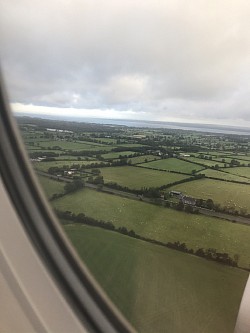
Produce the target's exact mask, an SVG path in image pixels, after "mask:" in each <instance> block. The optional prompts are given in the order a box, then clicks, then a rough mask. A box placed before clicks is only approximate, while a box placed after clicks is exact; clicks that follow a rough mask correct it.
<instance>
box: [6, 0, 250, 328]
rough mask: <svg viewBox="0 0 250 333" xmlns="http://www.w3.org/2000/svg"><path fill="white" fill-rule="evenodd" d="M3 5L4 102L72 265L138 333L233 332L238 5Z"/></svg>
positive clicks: (242, 271)
mask: <svg viewBox="0 0 250 333" xmlns="http://www.w3.org/2000/svg"><path fill="white" fill-rule="evenodd" d="M3 7H4V11H2V14H1V44H2V47H1V62H2V70H3V75H4V79H5V81H6V86H7V93H8V96H9V101H10V107H11V109H12V110H13V114H14V116H15V119H16V122H17V124H18V127H19V129H20V134H21V136H22V139H23V143H24V145H25V147H26V151H27V154H28V156H29V160H30V163H31V165H32V167H33V169H34V171H35V173H36V175H37V179H38V181H39V183H40V185H41V188H42V189H43V191H44V193H45V195H46V197H47V199H48V201H49V203H50V205H51V207H52V208H53V210H54V212H55V214H56V215H57V217H58V221H59V223H60V225H61V227H62V229H63V230H64V232H65V234H66V235H67V237H68V239H69V240H70V242H71V243H72V245H73V246H74V248H75V250H76V251H77V253H78V255H79V257H80V258H81V259H82V261H83V262H84V263H85V264H86V265H87V267H88V269H89V270H90V272H91V273H92V274H93V276H94V277H95V279H96V280H97V282H98V283H99V284H100V286H101V287H102V288H103V290H104V292H105V293H106V294H107V295H108V297H109V298H110V299H111V301H112V302H113V303H114V304H115V305H116V307H117V308H118V309H119V311H121V313H122V314H123V315H124V317H125V318H126V319H127V320H128V321H129V322H130V323H131V324H132V326H133V327H135V329H136V330H137V331H138V332H143V333H151V332H154V333H157V332H171V333H178V332H185V333H189V332H190V333H191V332H192V333H193V332H197V333H198V332H204V333H211V332H218V333H224V332H225V333H229V332H234V328H235V325H236V320H237V316H238V312H239V308H240V303H241V300H242V296H243V293H244V289H245V286H246V283H247V280H248V276H249V270H250V229H249V228H250V203H249V198H250V118H249V112H248V108H249V99H248V96H249V83H248V77H249V74H250V73H249V56H248V55H249V47H250V40H249V34H248V31H249V29H248V28H250V27H249V19H248V18H249V14H250V4H248V3H246V2H244V1H237V3H236V2H228V3H227V2H226V3H225V2H221V3H218V2H217V3H215V2H211V1H204V2H197V1H190V2H186V1H157V2H155V1H151V0H148V1H138V2H134V1H126V2H121V1H112V0H108V1H105V2H103V3H99V2H96V1H88V0H84V1H76V2H69V1H62V2H61V1H53V2H51V1H50V2H49V1H43V2H41V3H38V2H33V1H29V0H25V1H22V2H18V3H17V2H6V3H5V4H3Z"/></svg>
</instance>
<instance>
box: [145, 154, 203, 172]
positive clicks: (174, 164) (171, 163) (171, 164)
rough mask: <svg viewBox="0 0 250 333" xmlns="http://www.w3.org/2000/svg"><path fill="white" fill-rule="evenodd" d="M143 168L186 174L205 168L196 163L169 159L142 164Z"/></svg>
mask: <svg viewBox="0 0 250 333" xmlns="http://www.w3.org/2000/svg"><path fill="white" fill-rule="evenodd" d="M142 166H143V167H146V168H154V169H161V170H169V171H179V172H184V173H190V174H191V173H192V171H193V170H195V171H199V170H202V169H203V167H202V166H200V165H197V164H194V163H189V162H186V161H183V160H180V159H178V158H167V159H164V160H158V161H153V162H149V163H144V164H142Z"/></svg>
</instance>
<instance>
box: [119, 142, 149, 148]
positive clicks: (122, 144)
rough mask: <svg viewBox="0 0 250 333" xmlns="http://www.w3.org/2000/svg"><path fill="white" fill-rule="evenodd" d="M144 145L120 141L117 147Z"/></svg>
mask: <svg viewBox="0 0 250 333" xmlns="http://www.w3.org/2000/svg"><path fill="white" fill-rule="evenodd" d="M145 146H146V145H141V144H140V143H120V144H118V145H117V147H128V148H136V147H145Z"/></svg>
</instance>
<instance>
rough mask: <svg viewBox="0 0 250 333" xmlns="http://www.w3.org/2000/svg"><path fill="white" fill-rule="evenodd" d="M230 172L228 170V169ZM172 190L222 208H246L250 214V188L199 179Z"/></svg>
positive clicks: (242, 185)
mask: <svg viewBox="0 0 250 333" xmlns="http://www.w3.org/2000/svg"><path fill="white" fill-rule="evenodd" d="M226 170H228V169H226ZM171 190H176V191H181V192H183V193H185V194H188V195H190V196H193V197H195V198H202V199H212V200H213V201H214V202H215V203H219V204H221V205H222V206H228V207H236V208H237V209H241V208H245V209H247V210H248V211H249V212H250V202H249V198H250V186H249V185H244V184H236V183H229V182H223V181H220V180H212V179H199V180H194V181H192V182H188V183H185V184H179V185H175V186H173V187H172V188H171Z"/></svg>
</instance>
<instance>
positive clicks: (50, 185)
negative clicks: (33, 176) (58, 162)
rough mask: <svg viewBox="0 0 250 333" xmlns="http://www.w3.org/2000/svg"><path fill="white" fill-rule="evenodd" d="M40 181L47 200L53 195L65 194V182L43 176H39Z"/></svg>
mask: <svg viewBox="0 0 250 333" xmlns="http://www.w3.org/2000/svg"><path fill="white" fill-rule="evenodd" d="M38 180H39V183H40V184H41V186H42V188H43V190H44V192H45V194H46V196H47V198H51V197H52V196H53V194H59V193H63V192H64V185H65V183H64V182H59V181H56V180H53V179H50V178H48V177H43V176H38Z"/></svg>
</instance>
